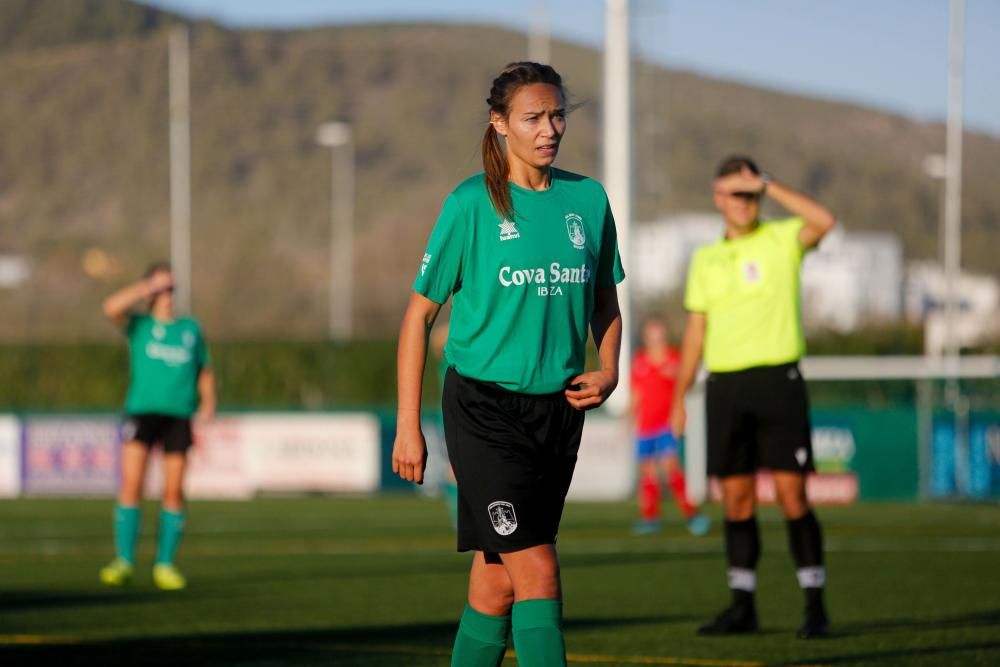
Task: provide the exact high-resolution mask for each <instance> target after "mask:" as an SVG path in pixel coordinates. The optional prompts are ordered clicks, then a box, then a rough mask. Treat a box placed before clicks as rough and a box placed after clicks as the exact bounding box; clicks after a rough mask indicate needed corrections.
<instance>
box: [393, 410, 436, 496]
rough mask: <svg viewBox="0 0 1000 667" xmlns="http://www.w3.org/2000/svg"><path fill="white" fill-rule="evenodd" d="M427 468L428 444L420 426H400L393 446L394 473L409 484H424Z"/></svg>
mask: <svg viewBox="0 0 1000 667" xmlns="http://www.w3.org/2000/svg"><path fill="white" fill-rule="evenodd" d="M426 467H427V443H426V442H424V434H423V433H421V432H420V426H419V425H418V426H416V427H414V426H410V425H404V424H399V425H398V426H397V429H396V441H395V442H394V443H393V445H392V471H393V472H394V473H396V474H397V475H399V476H400V477H401V478H402V479H405V480H406V481H407V482H416V483H417V484H423V483H424V468H426Z"/></svg>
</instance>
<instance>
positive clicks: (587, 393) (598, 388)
mask: <svg viewBox="0 0 1000 667" xmlns="http://www.w3.org/2000/svg"><path fill="white" fill-rule="evenodd" d="M617 386H618V374H617V373H614V372H613V371H606V370H600V371H588V372H586V373H583V374H581V375H577V376H576V377H575V378H573V379H572V380H570V387H569V388H568V389H566V391H565V392H564V393H565V394H566V400H567V401H569V404H570V405H572V406H573V407H574V408H576V409H577V410H592V409H593V408H596V407H597V406H599V405H601V404H602V403H604V401H606V400H608V396H610V395H611V392H613V391H614V390H615V387H617Z"/></svg>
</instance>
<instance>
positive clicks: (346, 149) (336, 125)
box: [316, 122, 354, 340]
mask: <svg viewBox="0 0 1000 667" xmlns="http://www.w3.org/2000/svg"><path fill="white" fill-rule="evenodd" d="M316 142H317V143H319V144H320V145H321V146H326V147H327V148H330V149H331V155H332V173H331V181H330V313H329V315H330V319H329V323H328V330H329V335H330V338H332V339H334V340H349V339H350V338H351V335H352V331H353V323H352V311H353V305H354V304H353V294H354V143H353V138H352V134H351V126H350V125H349V124H348V123H342V122H332V123H324V124H322V125H320V126H319V130H318V131H317V132H316Z"/></svg>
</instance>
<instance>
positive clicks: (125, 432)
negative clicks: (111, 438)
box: [122, 419, 139, 442]
mask: <svg viewBox="0 0 1000 667" xmlns="http://www.w3.org/2000/svg"><path fill="white" fill-rule="evenodd" d="M138 432H139V424H138V423H137V422H136V420H134V419H126V420H125V423H124V424H122V440H123V441H124V442H128V441H130V440H134V439H135V436H136V434H137V433H138Z"/></svg>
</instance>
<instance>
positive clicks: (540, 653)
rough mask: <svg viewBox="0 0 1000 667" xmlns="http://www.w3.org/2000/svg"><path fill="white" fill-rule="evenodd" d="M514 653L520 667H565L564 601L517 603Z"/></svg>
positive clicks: (524, 601)
mask: <svg viewBox="0 0 1000 667" xmlns="http://www.w3.org/2000/svg"><path fill="white" fill-rule="evenodd" d="M513 628H514V650H515V651H516V652H517V664H518V665H520V666H521V667H565V665H566V646H565V645H564V643H563V633H562V600H522V601H520V602H515V603H514V611H513Z"/></svg>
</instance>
